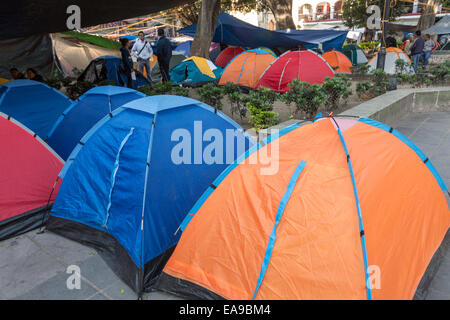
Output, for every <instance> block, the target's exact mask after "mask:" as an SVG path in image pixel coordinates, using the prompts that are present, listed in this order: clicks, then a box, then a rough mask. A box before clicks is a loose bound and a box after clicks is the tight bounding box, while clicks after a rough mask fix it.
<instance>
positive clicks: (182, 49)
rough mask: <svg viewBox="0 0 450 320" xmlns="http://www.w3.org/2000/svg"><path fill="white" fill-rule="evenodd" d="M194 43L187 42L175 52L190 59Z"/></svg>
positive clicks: (180, 45) (181, 44)
mask: <svg viewBox="0 0 450 320" xmlns="http://www.w3.org/2000/svg"><path fill="white" fill-rule="evenodd" d="M191 46H192V41H191V40H189V41H185V42H182V43H180V44H179V45H178V46H177V47H176V48H175V49H174V50H173V51H177V52H180V53H182V54H183V55H184V56H186V57H189V53H190V52H191Z"/></svg>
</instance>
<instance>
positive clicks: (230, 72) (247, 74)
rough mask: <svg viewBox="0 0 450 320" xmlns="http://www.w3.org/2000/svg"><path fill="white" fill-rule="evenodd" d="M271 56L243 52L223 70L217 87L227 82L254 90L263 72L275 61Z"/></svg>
mask: <svg viewBox="0 0 450 320" xmlns="http://www.w3.org/2000/svg"><path fill="white" fill-rule="evenodd" d="M275 59H276V57H274V56H273V55H271V54H269V53H268V54H258V53H257V52H254V51H249V52H244V53H242V54H240V55H239V56H237V57H236V58H234V60H232V61H231V62H230V64H228V66H227V67H226V68H225V70H224V72H223V74H222V77H221V78H220V81H219V85H225V84H227V83H228V82H232V83H234V84H239V85H241V86H246V87H249V88H255V87H256V84H257V83H258V80H259V78H260V77H261V75H262V74H263V72H264V71H265V70H266V69H267V68H268V67H269V66H270V64H271V63H272V62H273V61H275Z"/></svg>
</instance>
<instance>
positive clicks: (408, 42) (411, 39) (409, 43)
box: [403, 34, 414, 57]
mask: <svg viewBox="0 0 450 320" xmlns="http://www.w3.org/2000/svg"><path fill="white" fill-rule="evenodd" d="M413 44H414V36H413V35H412V34H410V35H409V37H408V40H406V41H405V47H404V48H403V50H404V51H405V53H406V54H407V55H408V56H409V57H411V47H412V45H413Z"/></svg>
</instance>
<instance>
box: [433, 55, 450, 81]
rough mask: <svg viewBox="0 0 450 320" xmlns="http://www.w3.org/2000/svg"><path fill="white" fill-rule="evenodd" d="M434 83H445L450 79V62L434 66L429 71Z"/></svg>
mask: <svg viewBox="0 0 450 320" xmlns="http://www.w3.org/2000/svg"><path fill="white" fill-rule="evenodd" d="M429 72H430V73H431V75H432V79H433V82H435V83H437V82H445V81H446V80H448V79H449V77H450V61H448V60H447V61H445V62H444V63H441V64H438V65H436V66H433V67H431V68H430V69H429Z"/></svg>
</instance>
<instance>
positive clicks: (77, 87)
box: [66, 81, 95, 100]
mask: <svg viewBox="0 0 450 320" xmlns="http://www.w3.org/2000/svg"><path fill="white" fill-rule="evenodd" d="M94 87H95V85H94V84H93V83H92V82H88V81H76V82H74V83H72V84H69V85H67V86H66V92H67V96H68V97H69V98H70V99H72V100H76V99H78V98H79V97H80V96H82V95H83V94H84V93H85V92H86V91H88V90H90V89H92V88H94Z"/></svg>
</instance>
